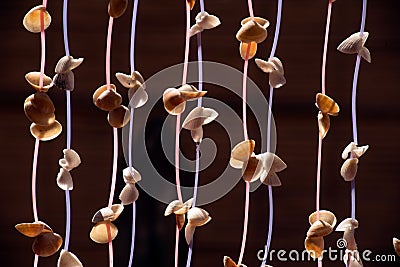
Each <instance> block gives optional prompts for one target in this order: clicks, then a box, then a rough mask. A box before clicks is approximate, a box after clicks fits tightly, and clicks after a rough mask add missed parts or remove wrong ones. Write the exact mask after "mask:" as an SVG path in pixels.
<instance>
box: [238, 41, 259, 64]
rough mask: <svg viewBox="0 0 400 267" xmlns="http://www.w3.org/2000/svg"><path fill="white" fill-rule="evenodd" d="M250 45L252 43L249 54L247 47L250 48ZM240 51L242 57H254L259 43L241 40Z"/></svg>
mask: <svg viewBox="0 0 400 267" xmlns="http://www.w3.org/2000/svg"><path fill="white" fill-rule="evenodd" d="M249 45H250V50H249V55H248V56H247V49H248V48H249ZM239 52H240V56H241V57H242V59H243V60H246V56H247V60H249V59H252V58H253V57H254V56H255V55H256V53H257V43H256V42H250V43H243V42H240V45H239Z"/></svg>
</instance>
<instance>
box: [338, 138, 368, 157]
mask: <svg viewBox="0 0 400 267" xmlns="http://www.w3.org/2000/svg"><path fill="white" fill-rule="evenodd" d="M368 148H369V146H368V145H365V146H360V147H359V146H357V145H356V144H355V143H354V142H351V143H350V144H348V145H347V146H346V148H345V149H344V150H343V153H342V159H347V158H348V156H349V153H351V156H352V157H353V158H359V157H361V156H362V155H364V153H365V152H367V150H368Z"/></svg>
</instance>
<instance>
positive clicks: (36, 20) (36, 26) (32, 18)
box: [22, 5, 51, 33]
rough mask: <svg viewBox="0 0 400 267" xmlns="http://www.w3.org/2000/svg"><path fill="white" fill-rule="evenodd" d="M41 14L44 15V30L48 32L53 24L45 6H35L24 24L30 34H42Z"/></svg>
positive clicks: (26, 16)
mask: <svg viewBox="0 0 400 267" xmlns="http://www.w3.org/2000/svg"><path fill="white" fill-rule="evenodd" d="M41 13H43V28H44V30H46V29H47V28H48V27H49V26H50V23H51V16H50V14H49V12H47V10H46V7H45V6H43V5H39V6H35V7H33V8H32V9H31V10H29V11H28V13H27V14H26V15H25V17H24V19H23V21H22V23H23V24H24V27H25V29H27V30H28V31H30V32H33V33H38V32H41V28H42V27H41Z"/></svg>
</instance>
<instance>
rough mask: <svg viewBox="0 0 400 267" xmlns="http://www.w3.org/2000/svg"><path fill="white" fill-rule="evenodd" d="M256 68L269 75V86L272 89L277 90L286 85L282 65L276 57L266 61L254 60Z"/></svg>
mask: <svg viewBox="0 0 400 267" xmlns="http://www.w3.org/2000/svg"><path fill="white" fill-rule="evenodd" d="M255 62H256V64H257V66H258V67H259V68H260V69H261V70H262V71H263V72H266V73H269V74H270V75H269V85H270V86H272V87H273V88H279V87H282V86H283V85H285V84H286V78H285V76H284V74H285V72H284V69H283V64H282V62H281V61H280V60H279V58H277V57H272V58H270V59H269V60H268V61H265V60H261V59H258V58H256V60H255Z"/></svg>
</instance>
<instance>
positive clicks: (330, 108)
mask: <svg viewBox="0 0 400 267" xmlns="http://www.w3.org/2000/svg"><path fill="white" fill-rule="evenodd" d="M315 103H316V105H317V107H318V108H319V110H320V111H321V112H322V113H323V114H328V115H331V116H337V115H339V111H340V108H339V105H338V104H337V103H336V102H335V101H334V100H333V99H332V98H330V97H329V96H327V95H324V94H321V93H318V94H317V96H316V102H315Z"/></svg>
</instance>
